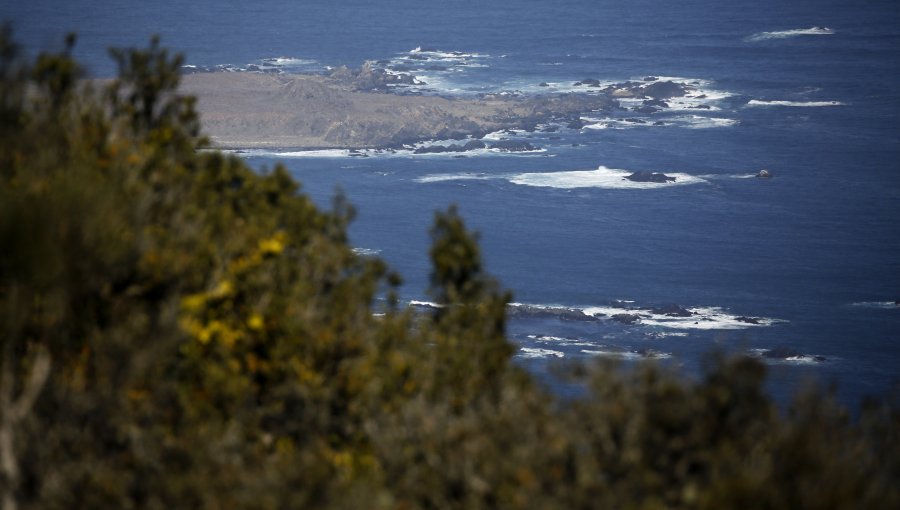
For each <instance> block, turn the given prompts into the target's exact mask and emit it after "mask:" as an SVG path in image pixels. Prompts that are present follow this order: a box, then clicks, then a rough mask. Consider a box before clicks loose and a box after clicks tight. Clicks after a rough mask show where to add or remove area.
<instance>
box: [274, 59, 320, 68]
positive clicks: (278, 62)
mask: <svg viewBox="0 0 900 510" xmlns="http://www.w3.org/2000/svg"><path fill="white" fill-rule="evenodd" d="M262 61H263V62H264V63H266V64H268V65H273V66H286V67H293V66H303V65H310V64H315V63H316V61H315V60H310V59H306V58H295V57H272V58H264V59H262Z"/></svg>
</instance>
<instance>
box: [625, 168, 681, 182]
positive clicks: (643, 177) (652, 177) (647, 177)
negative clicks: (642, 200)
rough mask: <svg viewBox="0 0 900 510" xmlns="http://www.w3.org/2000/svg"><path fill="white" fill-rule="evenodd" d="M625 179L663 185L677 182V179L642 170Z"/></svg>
mask: <svg viewBox="0 0 900 510" xmlns="http://www.w3.org/2000/svg"><path fill="white" fill-rule="evenodd" d="M625 178H626V179H628V180H629V181H634V182H656V183H661V184H664V183H667V182H675V177H670V176H668V175H666V174H663V173H658V172H651V171H649V170H640V171H638V172H634V173H633V174H631V175H629V176H627V177H625Z"/></svg>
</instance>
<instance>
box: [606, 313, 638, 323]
mask: <svg viewBox="0 0 900 510" xmlns="http://www.w3.org/2000/svg"><path fill="white" fill-rule="evenodd" d="M610 319H612V320H614V321H616V322H619V323H622V324H627V325H629V326H631V325H633V324H637V323H638V322H640V320H641V316H640V315H638V314H636V313H617V314H615V315H612V316H610Z"/></svg>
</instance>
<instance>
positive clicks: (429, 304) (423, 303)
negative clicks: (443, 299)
mask: <svg viewBox="0 0 900 510" xmlns="http://www.w3.org/2000/svg"><path fill="white" fill-rule="evenodd" d="M409 306H422V307H425V308H444V305H439V304H437V303H433V302H431V301H418V300H415V299H413V300H412V301H410V302H409Z"/></svg>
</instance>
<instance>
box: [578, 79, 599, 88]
mask: <svg viewBox="0 0 900 510" xmlns="http://www.w3.org/2000/svg"><path fill="white" fill-rule="evenodd" d="M581 84H582V85H587V86H588V87H599V86H600V80H595V79H593V78H587V79H585V80H581Z"/></svg>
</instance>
